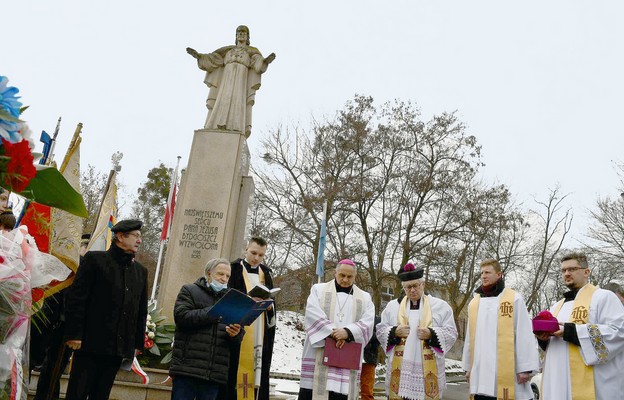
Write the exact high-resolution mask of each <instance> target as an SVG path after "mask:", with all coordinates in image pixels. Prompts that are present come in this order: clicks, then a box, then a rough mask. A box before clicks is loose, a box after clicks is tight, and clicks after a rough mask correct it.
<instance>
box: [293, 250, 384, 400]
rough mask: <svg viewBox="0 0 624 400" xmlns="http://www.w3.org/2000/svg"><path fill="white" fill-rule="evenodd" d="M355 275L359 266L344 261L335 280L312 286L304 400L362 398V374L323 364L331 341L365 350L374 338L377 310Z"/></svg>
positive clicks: (307, 317)
mask: <svg viewBox="0 0 624 400" xmlns="http://www.w3.org/2000/svg"><path fill="white" fill-rule="evenodd" d="M355 274H356V268H355V263H353V261H351V260H342V261H340V262H339V263H338V265H337V266H336V271H335V273H334V276H335V279H333V280H331V281H329V282H327V283H319V284H316V285H314V286H312V289H311V291H310V296H309V297H308V301H307V303H306V311H305V322H304V325H305V329H306V338H305V342H304V345H303V357H302V360H301V381H300V391H299V399H300V400H308V399H315V400H316V399H323V400H325V399H345V400H347V399H348V400H357V398H358V393H359V383H358V375H359V370H349V369H345V368H337V367H330V366H325V365H323V363H322V354H323V350H324V346H325V339H327V338H328V337H331V338H333V339H335V340H336V342H337V344H338V346H339V347H341V346H342V345H344V343H346V342H358V343H361V344H362V350H363V349H364V346H366V343H368V341H369V340H370V338H371V336H372V334H373V324H374V322H375V306H374V305H373V302H372V300H371V297H370V294H368V293H367V292H364V291H363V290H361V289H360V288H358V287H357V286H356V285H355V284H354V281H355ZM361 360H362V354H360V361H361ZM360 364H361V362H360Z"/></svg>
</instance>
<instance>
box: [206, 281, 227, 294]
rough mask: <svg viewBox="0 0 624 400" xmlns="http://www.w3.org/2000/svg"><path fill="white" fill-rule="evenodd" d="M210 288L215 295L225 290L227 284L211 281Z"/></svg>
mask: <svg viewBox="0 0 624 400" xmlns="http://www.w3.org/2000/svg"><path fill="white" fill-rule="evenodd" d="M210 287H211V288H212V290H214V291H215V293H219V292H220V291H222V290H223V289H227V283H221V282H219V281H212V282H210Z"/></svg>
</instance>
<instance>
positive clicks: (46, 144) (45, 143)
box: [39, 131, 52, 165]
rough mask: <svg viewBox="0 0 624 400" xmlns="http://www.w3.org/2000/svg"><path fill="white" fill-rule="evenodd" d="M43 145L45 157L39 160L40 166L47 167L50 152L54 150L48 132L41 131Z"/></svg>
mask: <svg viewBox="0 0 624 400" xmlns="http://www.w3.org/2000/svg"><path fill="white" fill-rule="evenodd" d="M39 141H40V142H41V143H43V157H41V159H40V160H39V164H41V165H45V164H46V162H48V157H50V150H51V149H52V138H51V137H50V135H48V133H47V132H46V131H41V138H40V139H39Z"/></svg>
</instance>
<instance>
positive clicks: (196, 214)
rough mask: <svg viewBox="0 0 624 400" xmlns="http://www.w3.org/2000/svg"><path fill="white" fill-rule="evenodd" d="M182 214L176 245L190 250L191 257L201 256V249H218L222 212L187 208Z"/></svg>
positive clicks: (222, 222) (221, 229) (222, 224)
mask: <svg viewBox="0 0 624 400" xmlns="http://www.w3.org/2000/svg"><path fill="white" fill-rule="evenodd" d="M183 215H184V217H183V220H182V224H183V229H182V236H181V238H180V239H178V246H180V247H182V248H185V249H190V250H192V253H191V258H202V257H203V254H202V252H203V251H208V250H209V251H219V242H220V236H219V234H223V228H224V221H225V220H224V219H223V218H224V212H223V211H216V210H199V209H197V208H187V209H185V210H184V213H183Z"/></svg>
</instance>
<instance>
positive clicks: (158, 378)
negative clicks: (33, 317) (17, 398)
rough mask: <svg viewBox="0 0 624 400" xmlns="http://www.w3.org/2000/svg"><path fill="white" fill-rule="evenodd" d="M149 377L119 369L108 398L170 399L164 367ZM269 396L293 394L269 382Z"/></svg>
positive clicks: (64, 382) (30, 390)
mask: <svg viewBox="0 0 624 400" xmlns="http://www.w3.org/2000/svg"><path fill="white" fill-rule="evenodd" d="M144 370H145V372H146V373H147V375H148V376H149V378H150V383H148V384H147V385H144V384H143V383H141V378H140V377H139V376H138V375H137V374H135V373H134V372H131V371H119V372H118V373H117V377H116V378H115V384H114V385H113V390H112V391H111V394H110V397H109V399H110V400H170V399H171V381H169V382H167V383H161V382H164V381H165V380H166V379H167V376H168V373H169V371H167V370H164V369H153V368H145V369H144ZM38 379H39V373H38V372H34V371H33V373H32V376H31V379H30V385H29V387H28V399H29V400H32V399H33V398H34V397H35V392H36V388H37V381H38ZM68 381H69V375H68V374H63V375H62V376H61V395H60V397H59V398H60V399H64V398H65V392H66V391H67V382H68ZM270 396H271V399H272V400H281V399H292V398H293V396H292V395H291V396H289V395H283V394H282V395H280V394H277V393H275V384H274V383H271V390H270Z"/></svg>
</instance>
